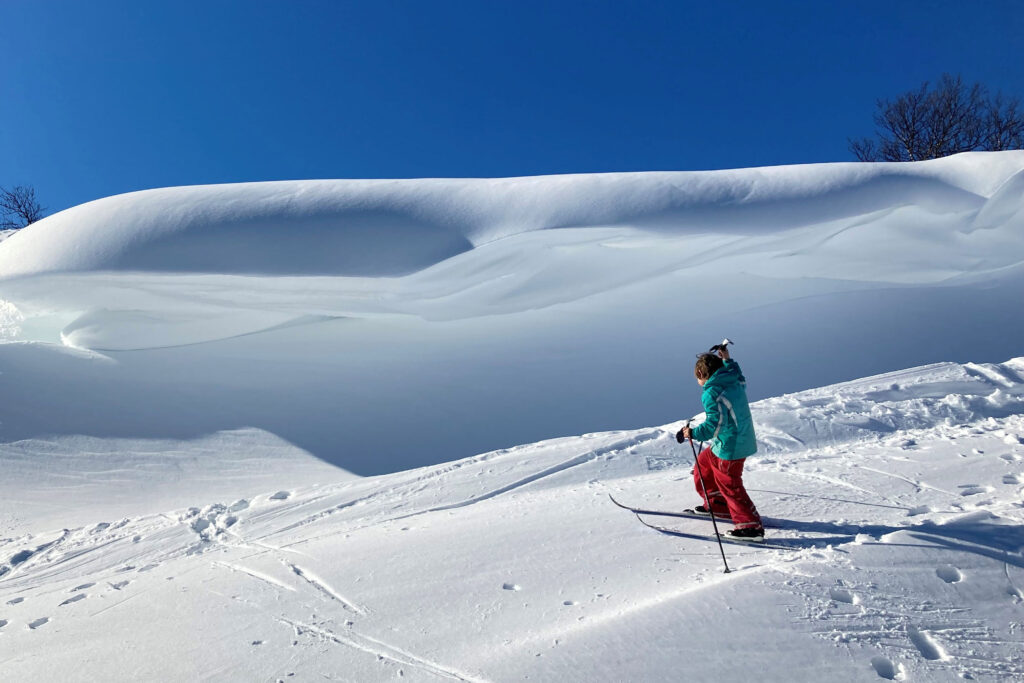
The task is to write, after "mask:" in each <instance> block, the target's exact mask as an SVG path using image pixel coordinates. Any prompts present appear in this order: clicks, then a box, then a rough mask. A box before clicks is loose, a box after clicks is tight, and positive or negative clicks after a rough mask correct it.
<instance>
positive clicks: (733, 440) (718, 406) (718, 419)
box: [692, 360, 757, 460]
mask: <svg viewBox="0 0 1024 683" xmlns="http://www.w3.org/2000/svg"><path fill="white" fill-rule="evenodd" d="M700 400H701V403H703V404H704V414H705V415H706V416H707V417H706V418H705V419H704V422H702V423H700V424H699V425H697V426H696V427H694V428H693V430H692V434H693V438H694V439H695V440H697V441H705V442H710V443H711V452H712V453H714V454H715V455H717V456H718V457H719V458H721V459H722V460H740V459H742V458H745V457H747V456H748V455H753V454H754V453H756V452H757V438H756V437H755V436H754V420H753V418H752V417H751V416H750V404H749V403H747V380H746V378H745V377H744V376H743V373H742V372H741V371H740V366H739V364H738V363H737V362H736V361H734V360H727V361H725V364H724V365H723V366H722V367H721V368H719V369H718V370H716V371H715V374H713V375H711V377H709V378H708V381H707V382H705V383H704V393H702V394H701V396H700Z"/></svg>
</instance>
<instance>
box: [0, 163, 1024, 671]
mask: <svg viewBox="0 0 1024 683" xmlns="http://www.w3.org/2000/svg"><path fill="white" fill-rule="evenodd" d="M1022 294H1024V152H1005V153H987V154H986V153H978V154H965V155H959V156H957V157H952V158H948V159H941V160H937V161H933V162H924V163H917V164H825V165H812V166H795V167H781V168H764V169H745V170H736V171H715V172H702V173H638V174H608V175H598V176H564V177H543V178H518V179H497V180H408V181H296V182H286V183H259V184H250V185H234V186H215V187H189V188H167V189H161V190H151V191H147V192H139V193H134V194H130V195H122V196H118V197H111V198H107V199H103V200H99V201H97V202H92V203H89V204H86V205H83V206H79V207H75V208H73V209H69V210H67V211H64V212H61V213H59V214H56V215H54V216H50V217H48V218H46V219H44V220H42V221H39V222H38V223H36V224H33V225H32V226H30V227H28V228H26V229H24V230H20V231H18V232H17V233H15V234H14V235H12V236H10V237H9V238H7V239H5V240H3V242H2V243H0V392H2V393H0V395H2V397H3V409H2V411H0V473H2V476H0V672H2V675H0V678H2V679H3V680H22V679H26V678H29V679H32V680H47V681H62V682H63V681H95V680H111V681H140V680H146V681H148V680H160V681H164V680H168V681H177V680H211V679H212V680H231V681H235V680H237V681H252V680H266V681H278V680H281V681H301V680H323V679H324V678H328V679H335V680H355V681H379V680H391V679H394V678H396V677H403V678H405V679H407V680H414V681H420V680H423V681H430V680H452V679H454V680H465V681H509V680H525V679H530V680H545V681H546V680H559V679H561V680H568V681H678V680H692V681H705V680H749V679H753V678H757V679H761V680H766V681H782V680H785V681H790V680H801V681H803V680H807V681H818V680H822V679H831V680H836V681H860V680H862V681H873V680H877V679H878V678H879V677H881V678H883V679H891V680H914V681H945V680H960V679H968V680H988V681H1011V680H1019V679H1021V678H1022V677H1024V668H1022V666H1021V663H1020V652H1021V651H1022V647H1021V646H1022V644H1024V626H1022V624H1024V602H1022V601H1024V592H1022V591H1024V555H1022V550H1024V531H1022V522H1024V501H1022V493H1024V465H1022V463H1024V442H1022V440H1024V398H1022V397H1024V359H1022V354H1024V349H1022V348H1021V340H1022V339H1024V322H1022V320H1024V318H1022V316H1021V315H1020V314H1019V309H1020V302H1021V300H1022ZM723 334H728V335H729V336H730V337H731V338H733V339H734V340H736V341H737V342H738V344H737V346H736V350H735V353H736V356H737V357H738V358H739V360H740V361H741V362H742V364H743V367H744V371H745V374H746V375H747V378H748V380H749V387H750V391H751V396H752V398H755V399H757V398H760V399H762V400H761V401H760V402H759V403H757V404H755V406H754V412H755V419H756V421H757V426H758V430H759V436H760V439H761V444H760V453H759V455H758V456H757V457H755V458H753V459H751V461H750V462H749V464H748V467H747V474H746V475H745V476H746V479H747V482H748V485H749V488H750V489H751V490H752V493H753V496H754V498H755V501H756V502H757V504H758V505H759V506H760V508H761V511H762V513H763V514H764V515H765V516H766V517H767V518H768V520H769V521H770V522H771V524H772V527H771V528H770V529H769V536H770V538H771V540H772V541H773V542H774V546H775V547H760V548H754V547H742V546H741V547H737V546H729V547H728V548H727V549H726V553H727V555H728V561H729V563H730V566H731V567H732V568H733V569H734V570H735V571H733V572H731V573H729V574H724V573H722V567H721V564H720V563H721V561H722V560H721V558H720V557H719V555H718V550H717V547H716V546H715V545H713V544H712V543H710V542H709V541H708V540H707V538H701V537H700V535H701V534H704V535H706V534H707V532H708V529H707V522H706V521H705V520H687V519H683V518H679V517H673V516H672V515H671V514H668V515H665V514H649V513H648V514H645V515H643V519H644V520H645V521H646V522H648V523H651V524H655V525H658V524H660V525H662V526H663V527H665V529H666V530H667V533H660V532H658V531H654V530H651V529H649V528H648V527H646V526H644V525H642V524H641V523H640V521H639V520H638V519H637V518H636V515H634V514H633V513H631V512H629V511H628V510H624V509H622V508H621V507H618V506H616V505H614V504H613V503H612V502H611V500H610V499H609V494H614V495H615V496H616V498H618V499H620V500H621V501H622V502H624V503H626V504H628V505H633V506H639V507H642V508H644V509H647V510H653V511H654V512H669V513H671V512H673V511H678V510H680V509H681V508H683V507H685V506H687V505H691V504H693V503H694V502H696V496H695V494H694V493H693V492H692V484H691V483H690V481H689V479H690V474H689V464H690V455H689V451H688V449H686V448H684V447H681V446H679V445H678V444H676V442H675V440H674V439H673V438H671V435H672V433H673V432H674V430H675V429H676V428H677V427H678V422H675V423H672V421H674V420H678V419H679V418H681V417H685V416H687V415H689V414H692V413H694V412H696V411H697V410H699V407H700V404H699V402H698V388H697V386H696V384H695V383H694V381H693V376H692V368H693V365H692V363H693V355H692V354H693V353H694V352H697V351H701V350H703V349H705V348H707V346H708V344H710V343H712V342H715V341H717V340H719V339H720V338H721V337H722V335H723ZM1006 358H1013V359H1014V360H1010V361H1008V362H996V361H1004V360H1005V359H1006ZM940 361H942V362H940ZM947 361H955V362H947ZM927 363H932V364H931V365H925V364H927ZM907 367H910V368H913V369H911V370H901V368H907ZM879 373H888V374H879ZM864 377H866V379H858V378H864ZM837 382H839V383H838V384H836V383H837ZM824 385H828V386H825V388H822V389H810V387H817V386H824ZM660 423H671V424H669V425H667V426H666V427H660V428H651V427H644V425H652V424H660ZM608 430H616V431H608ZM574 434H584V436H570V435H574ZM552 437H558V438H552ZM542 439H543V440H542ZM531 442H538V443H532V445H525V446H524V445H520V444H527V443H531ZM480 453H483V455H478V454H480ZM467 456H469V457H467ZM695 536H696V537H695Z"/></svg>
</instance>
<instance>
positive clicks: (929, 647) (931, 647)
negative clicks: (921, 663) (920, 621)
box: [907, 626, 946, 661]
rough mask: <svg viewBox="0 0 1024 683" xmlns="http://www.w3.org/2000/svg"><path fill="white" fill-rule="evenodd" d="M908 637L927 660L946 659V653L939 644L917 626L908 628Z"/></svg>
mask: <svg viewBox="0 0 1024 683" xmlns="http://www.w3.org/2000/svg"><path fill="white" fill-rule="evenodd" d="M907 636H908V637H909V638H910V642H912V643H913V644H914V647H916V648H917V651H918V652H920V653H921V656H922V657H924V658H925V659H927V660H929V661H935V660H937V659H945V657H946V653H945V652H943V650H942V648H941V647H939V644H938V643H936V642H935V640H934V639H933V638H932V637H931V636H930V635H928V634H927V633H925V632H924V631H922V630H920V629H918V628H917V627H916V626H907Z"/></svg>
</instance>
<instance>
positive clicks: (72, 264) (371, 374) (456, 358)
mask: <svg viewBox="0 0 1024 683" xmlns="http://www.w3.org/2000/svg"><path fill="white" fill-rule="evenodd" d="M1022 188H1024V152H1002V153H972V154H963V155H959V156H956V157H950V158H946V159H940V160H936V161H929V162H921V163H915V164H857V163H849V164H817V165H807V166H790V167H778V168H759V169H741V170H734V171H712V172H693V173H682V172H680V173H666V172H658V173H627V174H603V175H589V176H587V175H580V176H551V177H537V178H511V179H477V180H436V179H435V180H430V179H427V180H394V181H391V180H374V181H360V180H325V181H294V182H279V183H256V184H244V185H226V186H205V187H184V188H167V189H160V190H149V191H145V192H138V193H133V194H127V195H121V196H117V197H110V198H106V199H102V200H99V201H95V202H91V203H89V204H85V205H82V206H78V207H74V208H72V209H69V210H67V211H63V212H61V213H58V214H55V215H53V216H49V217H47V218H46V219H44V220H41V221H39V222H38V223H36V224H33V225H32V226H29V227H28V228H26V229H24V230H21V231H19V232H18V233H17V234H15V235H14V236H12V237H11V238H9V239H7V240H5V241H4V242H3V243H2V244H0V339H2V340H7V341H15V342H24V343H21V344H4V345H0V373H3V375H0V377H2V378H3V382H4V383H5V384H4V386H5V391H7V392H9V395H16V396H17V397H18V399H17V400H16V401H12V402H10V403H9V404H8V406H7V407H6V409H5V414H4V418H3V424H2V425H0V438H2V439H5V440H8V441H11V440H24V439H37V438H41V437H42V438H50V437H61V438H63V437H69V438H77V437H79V436H87V437H93V438H98V439H108V438H111V439H122V440H131V439H140V438H142V439H156V440H160V439H168V438H170V439H185V440H192V439H202V438H205V437H207V436H209V435H211V434H220V433H229V432H233V431H236V430H239V429H250V428H252V429H257V430H261V431H262V432H265V433H269V434H272V435H274V436H275V437H277V438H281V439H284V440H285V441H287V442H290V443H292V444H294V445H295V446H297V447H298V448H300V449H301V450H303V451H305V452H308V453H311V454H313V455H314V456H316V457H318V458H320V459H322V460H325V461H327V462H329V463H332V464H335V465H338V466H340V467H342V468H344V469H346V470H349V471H351V472H353V473H356V474H360V475H366V474H380V473H385V472H394V471H398V470H402V469H406V468H411V467H417V466H422V465H427V464H432V463H437V462H440V461H443V460H448V459H451V458H453V457H462V456H468V455H472V454H474V453H479V452H482V451H486V450H491V449H494V448H498V447H503V446H512V445H515V444H521V443H527V442H531V441H536V440H539V439H543V438H549V437H554V436H560V435H566V434H579V433H583V432H591V431H598V430H605V429H609V428H635V427H639V426H642V425H646V424H652V423H658V422H665V421H668V420H670V419H674V418H675V417H676V416H678V415H679V414H680V413H681V412H682V413H686V412H693V411H695V410H696V409H697V408H698V404H697V402H696V395H695V393H694V392H693V391H692V383H691V379H690V374H691V373H690V368H689V367H688V364H689V362H690V361H689V360H687V359H689V358H691V354H692V353H693V352H694V351H699V350H701V349H703V348H706V347H707V345H708V344H709V343H711V342H713V341H717V340H718V339H719V338H721V336H722V335H723V334H728V335H729V336H730V337H732V338H733V339H735V340H736V341H737V342H738V343H739V347H738V348H739V351H740V353H741V355H743V357H744V358H746V359H747V361H748V363H747V365H748V368H749V369H748V377H749V379H750V387H751V392H752V395H753V396H754V397H755V398H763V397H766V396H771V395H776V394H779V393H784V392H788V391H795V390H799V389H805V388H808V387H812V386H818V385H820V384H828V383H832V382H837V381H842V380H848V379H853V378H856V377H861V376H865V375H871V374H875V373H879V372H884V371H890V370H895V369H898V368H900V367H908V366H913V365H919V364H921V363H926V362H938V361H946V360H953V361H967V360H982V361H998V360H1001V359H1004V358H1008V357H1015V356H1019V355H1020V354H1021V353H1022V350H1021V346H1020V339H1021V338H1024V323H1022V318H1021V316H1019V315H1015V314H1013V313H1011V311H1015V310H1016V309H1017V308H1019V305H1020V300H1021V296H1022V292H1024V200H1022ZM43 378H45V380H44V379H43ZM83 396H87V397H88V400H83V398H82V397H83ZM54 415H59V416H60V419H59V420H54V419H53V417H52V416H54ZM54 448H55V449H56V450H57V451H59V450H60V449H61V448H62V446H59V445H57V446H55V447H54Z"/></svg>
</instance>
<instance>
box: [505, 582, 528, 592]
mask: <svg viewBox="0 0 1024 683" xmlns="http://www.w3.org/2000/svg"><path fill="white" fill-rule="evenodd" d="M501 588H502V590H507V591H521V590H523V587H522V586H520V585H519V584H518V583H503V584H502V585H501Z"/></svg>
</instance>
